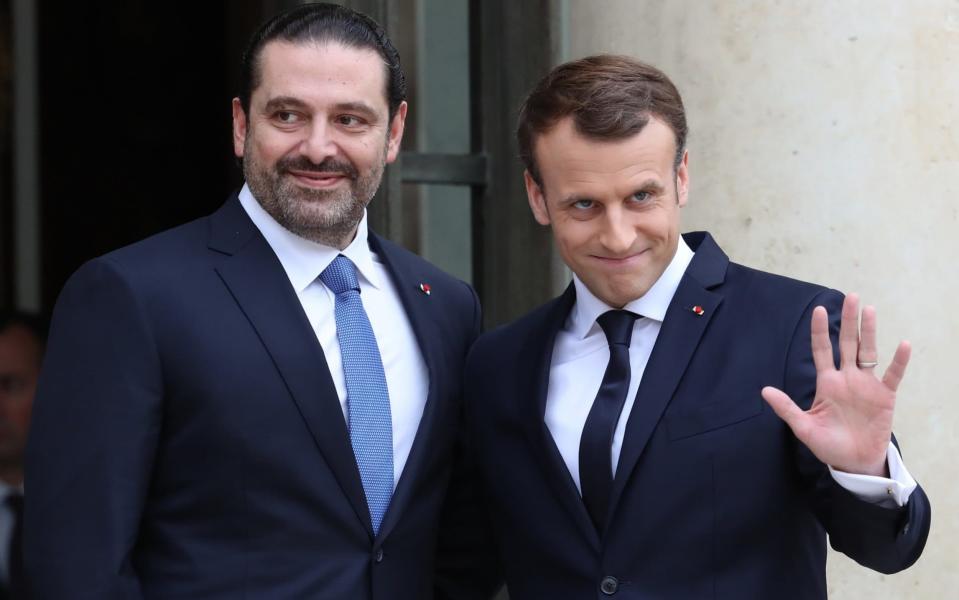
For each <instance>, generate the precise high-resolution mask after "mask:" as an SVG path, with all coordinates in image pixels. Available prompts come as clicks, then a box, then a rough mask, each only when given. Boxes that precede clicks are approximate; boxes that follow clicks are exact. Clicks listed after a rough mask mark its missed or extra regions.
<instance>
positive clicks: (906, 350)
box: [882, 341, 912, 392]
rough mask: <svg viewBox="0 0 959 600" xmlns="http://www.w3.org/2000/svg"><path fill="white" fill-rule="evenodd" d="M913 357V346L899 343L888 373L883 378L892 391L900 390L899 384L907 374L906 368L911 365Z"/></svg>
mask: <svg viewBox="0 0 959 600" xmlns="http://www.w3.org/2000/svg"><path fill="white" fill-rule="evenodd" d="M911 355H912V346H911V345H910V344H909V342H905V341H903V342H899V347H898V348H896V353H895V354H894V355H893V357H892V362H891V363H889V366H888V367H886V372H885V373H884V374H883V376H882V382H883V383H884V384H885V385H886V387H887V388H889V389H890V390H892V391H894V392H895V391H896V390H897V389H899V383H900V382H901V381H902V378H903V376H904V375H905V374H906V366H907V365H908V364H909V357H910V356H911Z"/></svg>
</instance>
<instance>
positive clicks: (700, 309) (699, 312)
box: [689, 304, 706, 317]
mask: <svg viewBox="0 0 959 600" xmlns="http://www.w3.org/2000/svg"><path fill="white" fill-rule="evenodd" d="M689 310H691V311H693V312H694V313H696V316H697V317H701V316H703V315H704V314H706V311H705V310H704V309H703V307H702V306H700V305H698V304H697V305H696V306H694V307H692V308H691V309H689Z"/></svg>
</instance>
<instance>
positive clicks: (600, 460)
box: [579, 310, 638, 533]
mask: <svg viewBox="0 0 959 600" xmlns="http://www.w3.org/2000/svg"><path fill="white" fill-rule="evenodd" d="M637 318H638V315H637V314H635V313H631V312H629V311H625V310H611V311H608V312H605V313H603V314H602V315H600V316H599V318H598V319H596V322H597V323H599V326H600V327H602V328H603V332H604V333H605V334H606V341H607V342H608V343H609V364H607V365H606V373H605V374H604V375H603V383H602V384H601V385H600V386H599V392H598V393H597V394H596V399H595V400H594V401H593V406H592V408H590V409H589V416H587V417H586V425H585V426H584V427H583V436H582V437H581V438H580V441H579V482H580V487H581V488H582V491H583V502H584V503H585V504H586V510H587V511H588V512H589V516H590V517H591V518H592V519H593V524H595V525H596V529H597V531H599V532H600V533H602V531H603V527H604V526H605V525H606V512H607V511H608V510H609V496H610V493H611V491H612V488H613V459H612V444H613V433H614V432H615V431H616V423H617V422H619V415H620V413H622V412H623V405H624V404H625V403H626V393H627V391H628V390H629V375H630V367H629V342H630V340H631V339H632V336H633V323H635V322H636V319H637Z"/></svg>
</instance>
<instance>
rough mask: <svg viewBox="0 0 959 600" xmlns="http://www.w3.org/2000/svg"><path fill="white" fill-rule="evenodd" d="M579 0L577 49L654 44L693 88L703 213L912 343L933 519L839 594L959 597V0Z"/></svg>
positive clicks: (904, 437)
mask: <svg viewBox="0 0 959 600" xmlns="http://www.w3.org/2000/svg"><path fill="white" fill-rule="evenodd" d="M562 4H564V5H565V11H566V15H567V18H568V32H569V33H568V35H569V39H568V40H567V44H566V45H565V52H566V53H567V54H568V58H577V57H580V56H585V55H588V54H594V53H599V52H617V53H625V54H630V55H633V56H637V57H639V58H641V59H643V60H645V61H647V62H650V63H652V64H655V65H657V66H659V67H660V68H662V69H663V70H664V71H665V72H666V73H668V74H669V75H670V76H671V77H672V78H673V80H674V81H675V82H676V84H677V86H678V87H679V88H680V91H681V92H682V93H683V96H684V99H685V102H686V106H687V112H688V115H689V121H690V125H691V131H692V133H691V137H690V140H689V150H690V163H689V164H690V179H691V185H692V189H691V192H690V195H689V206H688V207H687V208H686V209H685V214H684V217H683V218H684V229H685V230H693V229H708V230H710V231H711V232H712V233H713V234H714V236H715V237H716V239H717V240H718V241H719V243H720V244H721V245H722V247H723V248H724V249H725V250H726V251H727V252H728V253H729V255H730V257H731V258H732V259H733V260H736V261H738V262H743V263H746V264H749V265H752V266H756V267H759V268H762V269H765V270H770V271H774V272H779V273H783V274H787V275H790V276H793V277H797V278H800V279H806V280H810V281H816V282H820V283H823V284H826V285H829V286H832V287H836V288H838V289H841V290H843V291H847V292H849V291H858V292H860V293H861V294H862V296H863V297H864V299H865V300H866V301H868V302H870V303H873V304H875V305H876V306H877V309H878V313H879V319H880V320H879V326H880V336H879V337H880V344H881V345H880V352H882V354H883V355H882V358H883V359H885V360H888V358H889V356H890V354H891V352H892V350H893V349H894V347H895V344H896V343H897V342H898V340H899V339H903V338H905V339H908V340H910V341H911V342H912V343H913V346H914V352H913V361H912V364H911V365H910V368H909V371H908V373H907V375H906V379H905V381H904V382H903V384H902V386H901V388H900V394H899V405H898V408H897V411H896V426H895V428H896V433H897V436H898V437H899V440H900V442H901V444H902V447H903V454H904V457H905V460H906V463H907V465H908V467H909V469H910V470H911V471H912V472H913V474H914V476H915V477H916V479H917V480H919V482H920V483H921V484H922V485H923V487H924V488H925V489H926V491H927V492H928V494H929V496H930V498H931V501H932V505H933V526H932V533H931V535H930V538H929V542H928V544H927V546H926V551H925V553H924V555H923V557H922V558H921V559H920V561H919V562H918V563H917V564H916V565H915V566H914V567H913V568H912V569H910V570H908V571H906V572H905V573H902V574H899V575H894V576H882V575H879V574H876V573H872V572H870V571H867V570H865V569H863V568H861V567H859V566H858V565H856V564H855V563H853V562H852V561H851V560H849V559H847V558H845V557H844V556H842V555H838V554H835V553H833V554H831V555H830V559H829V568H828V571H829V591H830V597H831V598H836V599H844V598H900V599H910V600H912V599H925V598H928V599H941V598H959V541H957V540H959V511H957V509H959V469H957V467H956V463H957V461H959V339H957V338H959V268H957V267H956V264H955V263H956V261H957V255H959V242H957V239H959V231H957V229H959V222H957V221H959V198H957V195H959V1H956V0H913V1H907V0H858V1H849V0H843V1H839V0H816V1H803V0H794V1H791V2H790V1H773V0H765V1H763V0H670V1H668V2H666V1H663V0H565V1H564V2H562Z"/></svg>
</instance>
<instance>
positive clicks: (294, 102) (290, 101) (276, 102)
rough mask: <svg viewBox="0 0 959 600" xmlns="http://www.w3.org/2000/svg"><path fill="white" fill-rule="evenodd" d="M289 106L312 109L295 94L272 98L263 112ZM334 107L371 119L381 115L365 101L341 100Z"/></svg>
mask: <svg viewBox="0 0 959 600" xmlns="http://www.w3.org/2000/svg"><path fill="white" fill-rule="evenodd" d="M287 108H295V109H298V110H303V111H307V110H309V109H310V106H309V105H308V104H307V103H306V102H304V101H303V100H300V99H299V98H296V97H294V96H277V97H276V98H271V99H270V100H269V101H268V102H267V103H266V105H265V106H264V107H263V112H264V113H270V112H273V111H275V110H281V109H287ZM334 109H335V110H336V111H342V112H355V113H360V114H361V115H363V116H364V117H367V118H368V119H371V120H372V119H375V118H377V117H378V116H379V115H378V114H377V112H376V109H374V108H373V107H372V106H370V105H369V104H367V103H365V102H340V103H339V104H336V105H335V106H334Z"/></svg>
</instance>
